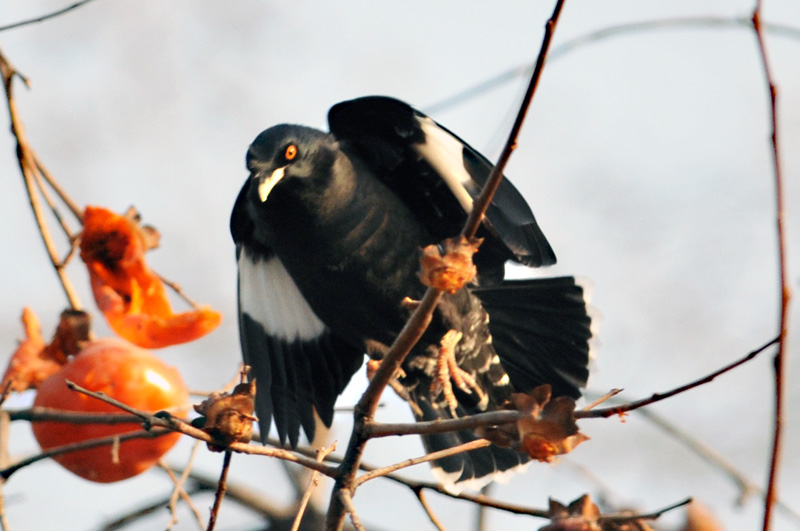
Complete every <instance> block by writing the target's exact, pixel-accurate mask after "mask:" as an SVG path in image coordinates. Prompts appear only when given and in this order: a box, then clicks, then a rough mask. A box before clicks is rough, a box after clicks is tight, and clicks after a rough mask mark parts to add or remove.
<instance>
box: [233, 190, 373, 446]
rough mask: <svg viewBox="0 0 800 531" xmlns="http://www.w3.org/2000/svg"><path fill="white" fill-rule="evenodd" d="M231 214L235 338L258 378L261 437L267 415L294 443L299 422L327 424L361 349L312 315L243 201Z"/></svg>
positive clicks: (308, 429) (308, 428)
mask: <svg viewBox="0 0 800 531" xmlns="http://www.w3.org/2000/svg"><path fill="white" fill-rule="evenodd" d="M248 186H249V183H247V184H245V187H244V188H243V189H242V192H241V193H240V194H239V198H238V199H237V201H236V205H235V207H234V209H233V213H232V214H231V233H232V235H233V238H234V241H235V242H236V257H237V262H238V267H239V336H240V340H241V346H242V353H243V355H244V360H245V363H246V364H248V365H250V367H251V372H250V377H251V378H255V379H256V385H257V394H256V414H257V415H258V419H259V427H260V430H261V437H262V440H264V441H266V438H267V436H268V434H269V428H270V424H271V421H272V419H273V418H274V420H275V425H276V427H277V430H278V436H279V438H280V440H281V443H283V442H284V441H285V440H286V439H287V437H288V439H289V443H290V444H291V445H292V447H296V446H297V443H298V438H299V434H300V427H301V426H302V428H303V430H304V431H305V433H306V436H307V437H308V439H309V441H311V440H312V439H313V438H314V433H315V419H314V412H315V411H316V413H317V414H318V415H319V417H320V419H321V420H322V422H323V423H324V424H325V426H328V427H330V425H331V423H332V422H333V408H334V404H335V402H336V398H337V397H338V396H339V394H340V393H341V392H342V391H343V390H344V388H345V386H347V383H348V382H349V381H350V378H351V377H352V375H353V374H354V373H355V371H357V370H358V368H359V367H360V366H361V363H362V361H363V358H364V354H363V352H362V351H361V349H358V348H354V347H352V346H351V345H349V344H347V343H345V342H344V341H343V340H341V339H340V338H339V337H338V336H336V335H335V334H334V333H332V332H331V331H330V330H329V329H328V328H327V327H326V326H325V325H324V324H323V323H322V322H321V321H320V320H319V318H317V316H316V315H315V314H314V312H313V310H311V308H310V307H309V305H308V303H307V302H306V300H305V299H304V298H303V296H302V294H301V293H300V290H299V289H298V288H297V286H296V285H295V283H294V281H293V280H292V278H291V277H290V276H289V273H288V272H287V271H286V269H285V268H284V267H283V264H282V263H281V262H280V260H279V259H278V257H277V256H275V255H274V254H273V253H272V251H271V250H270V249H269V248H268V247H267V246H266V245H265V244H263V243H261V242H259V241H258V240H257V239H256V238H255V237H254V228H253V227H254V225H253V222H252V220H251V219H250V217H249V212H248V210H247V207H246V203H245V200H244V197H245V193H246V190H247V187H248Z"/></svg>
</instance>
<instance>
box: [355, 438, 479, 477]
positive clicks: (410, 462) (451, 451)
mask: <svg viewBox="0 0 800 531" xmlns="http://www.w3.org/2000/svg"><path fill="white" fill-rule="evenodd" d="M490 444H491V442H489V441H488V440H487V439H475V440H474V441H470V442H467V443H464V444H459V445H458V446H452V447H450V448H446V449H444V450H439V451H438V452H431V453H429V454H425V455H423V456H420V457H414V458H411V459H406V460H405V461H401V462H399V463H395V464H393V465H389V466H385V467H382V468H376V469H375V470H372V471H370V472H367V473H366V474H362V475H361V476H359V477H358V479H356V487H359V486H361V485H363V484H364V483H366V482H367V481H369V480H371V479H375V478H377V477H381V476H385V475H386V474H389V473H391V472H396V471H398V470H401V469H403V468H408V467H410V466H414V465H419V464H420V463H428V462H430V461H435V460H437V459H443V458H445V457H450V456H451V455H456V454H463V453H464V452H469V451H470V450H477V449H478V448H485V447H487V446H489V445H490Z"/></svg>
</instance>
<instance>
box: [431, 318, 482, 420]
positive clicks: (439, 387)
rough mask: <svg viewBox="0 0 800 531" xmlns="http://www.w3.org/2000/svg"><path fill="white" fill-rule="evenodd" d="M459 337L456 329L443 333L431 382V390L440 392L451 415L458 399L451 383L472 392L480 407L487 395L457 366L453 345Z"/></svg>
mask: <svg viewBox="0 0 800 531" xmlns="http://www.w3.org/2000/svg"><path fill="white" fill-rule="evenodd" d="M461 337H462V333H461V332H458V331H456V330H450V331H449V332H447V333H446V334H445V335H444V337H443V338H442V340H441V342H440V344H439V357H438V358H437V360H436V375H435V376H434V379H433V381H432V382H431V391H432V392H433V393H434V394H435V395H437V394H439V393H441V394H442V396H443V397H444V399H445V402H447V405H448V406H449V407H450V411H451V412H452V413H453V416H455V411H456V408H457V407H458V400H456V397H455V394H454V393H453V384H455V386H456V387H458V388H459V389H460V390H462V391H463V392H465V393H467V394H470V395H471V394H472V393H473V392H474V393H475V394H476V395H477V396H478V398H479V400H480V407H481V408H483V407H484V404H485V403H486V402H487V401H488V397H487V396H486V394H485V393H484V392H483V391H482V390H481V388H480V387H479V386H478V382H476V381H475V378H474V377H473V376H472V375H471V374H470V373H468V372H467V371H465V370H464V369H462V368H461V367H459V366H458V363H457V362H456V354H455V347H456V345H457V344H458V342H459V341H461Z"/></svg>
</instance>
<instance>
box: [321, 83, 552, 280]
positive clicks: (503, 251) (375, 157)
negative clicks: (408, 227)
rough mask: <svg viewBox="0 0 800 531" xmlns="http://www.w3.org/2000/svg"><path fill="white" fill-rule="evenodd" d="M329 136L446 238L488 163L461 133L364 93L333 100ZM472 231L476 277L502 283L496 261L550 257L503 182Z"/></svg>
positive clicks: (524, 207) (532, 262)
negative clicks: (477, 243) (477, 239)
mask: <svg viewBox="0 0 800 531" xmlns="http://www.w3.org/2000/svg"><path fill="white" fill-rule="evenodd" d="M328 123H329V125H330V130H331V133H332V134H333V135H334V136H335V137H336V138H337V139H338V140H339V142H340V143H341V147H342V149H343V150H344V151H345V152H350V153H355V154H356V155H357V156H358V158H359V159H361V160H363V161H364V163H365V164H366V165H367V166H368V167H369V168H370V169H371V170H372V171H373V173H374V174H375V175H376V177H378V178H379V179H380V180H382V181H383V182H384V184H386V185H387V186H388V187H389V188H391V189H392V190H393V191H394V192H395V193H396V194H397V195H398V196H400V197H401V198H402V199H403V200H404V201H405V202H406V203H407V204H408V205H409V206H410V207H411V209H412V211H413V212H415V213H416V214H417V215H418V216H419V219H420V220H421V221H422V222H423V223H424V224H425V225H426V227H427V228H428V230H429V231H430V232H431V233H432V234H433V235H434V236H436V237H437V238H440V239H444V238H447V237H450V236H454V235H456V234H458V232H459V230H460V229H461V226H462V225H463V223H464V221H465V219H466V216H467V213H468V212H469V211H470V210H471V208H472V202H473V200H474V199H475V198H477V197H478V195H479V194H480V191H481V188H482V187H483V185H484V184H485V183H486V180H487V179H488V177H489V174H490V173H491V170H492V168H493V165H492V164H491V163H490V162H489V161H488V160H487V159H486V158H485V157H483V155H481V154H480V153H478V152H477V151H476V150H474V149H473V148H472V147H470V146H469V145H468V144H467V143H466V142H464V141H463V140H461V139H460V138H459V137H457V136H456V135H454V134H453V133H451V132H450V131H448V130H447V129H445V128H444V127H442V126H440V125H439V124H437V123H436V122H435V121H433V120H432V119H431V118H429V117H427V116H425V115H424V114H422V113H421V112H419V111H416V110H414V109H413V108H412V107H410V106H409V105H407V104H405V103H403V102H401V101H399V100H395V99H392V98H388V97H384V96H367V97H364V98H358V99H355V100H350V101H345V102H342V103H339V104H336V105H334V106H333V107H332V108H331V110H330V111H329V113H328ZM478 236H481V237H484V238H485V239H486V241H484V244H483V245H482V246H481V252H480V253H478V254H477V255H476V257H475V262H476V264H477V266H478V271H479V274H480V275H481V280H489V279H491V280H493V281H495V282H496V281H499V280H502V276H503V268H502V265H503V264H504V263H505V262H506V261H507V260H513V261H515V262H519V263H522V264H525V265H528V266H532V267H538V266H543V265H551V264H554V263H555V261H556V257H555V254H554V253H553V250H552V248H551V247H550V244H549V243H548V242H547V239H546V238H545V236H544V234H543V233H542V231H541V229H540V228H539V226H538V224H537V223H536V219H535V218H534V216H533V213H532V212H531V209H530V207H529V206H528V204H527V203H526V202H525V199H524V198H523V197H522V195H520V193H519V192H518V191H517V189H516V188H514V186H513V185H512V184H511V183H510V182H509V181H508V180H507V179H503V181H502V183H501V184H500V188H499V189H498V190H497V193H496V194H495V196H494V200H493V202H492V204H491V205H490V207H489V209H488V211H487V213H486V219H485V220H484V224H483V227H482V229H481V231H480V232H479V234H478Z"/></svg>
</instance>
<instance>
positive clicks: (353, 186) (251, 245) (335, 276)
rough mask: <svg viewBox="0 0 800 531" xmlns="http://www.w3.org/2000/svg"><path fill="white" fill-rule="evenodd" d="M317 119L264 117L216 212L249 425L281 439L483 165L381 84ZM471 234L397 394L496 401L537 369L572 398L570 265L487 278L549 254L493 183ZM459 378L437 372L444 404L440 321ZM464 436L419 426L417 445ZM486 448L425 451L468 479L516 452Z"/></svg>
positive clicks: (457, 480) (420, 408)
mask: <svg viewBox="0 0 800 531" xmlns="http://www.w3.org/2000/svg"><path fill="white" fill-rule="evenodd" d="M328 123H329V126H330V133H325V132H322V131H318V130H315V129H311V128H308V127H303V126H299V125H286V124H284V125H277V126H274V127H271V128H269V129H267V130H266V131H264V132H262V133H261V134H260V135H258V137H256V139H255V141H253V143H252V144H251V145H250V148H249V150H248V152H247V168H248V170H249V171H250V176H249V178H248V179H247V181H246V182H245V184H244V186H243V187H242V189H241V192H240V193H239V196H238V198H237V200H236V204H235V206H234V208H233V213H232V215H231V233H232V235H233V240H234V242H235V243H236V256H237V260H238V268H239V330H240V337H241V344H242V351H243V355H244V359H245V362H246V363H247V364H248V365H250V366H251V367H252V369H251V377H253V378H256V379H257V382H258V393H257V398H256V412H257V414H258V417H259V422H260V427H261V433H262V437H264V438H266V436H267V434H268V433H269V429H270V425H271V422H272V421H273V420H274V421H275V425H276V427H277V431H278V435H279V437H280V440H281V442H285V441H286V439H287V438H288V440H289V443H290V444H291V446H292V447H296V446H297V444H298V439H299V435H300V428H301V427H302V428H303V430H304V431H305V434H306V436H307V437H308V438H309V440H312V439H313V438H314V434H315V413H316V415H318V416H319V418H320V419H321V421H322V422H323V423H324V424H325V426H328V427H330V425H331V423H332V421H333V414H334V404H335V402H336V399H337V397H338V396H339V394H340V393H341V392H342V391H343V390H344V388H345V386H346V385H347V384H348V382H349V381H350V378H351V377H352V376H353V374H354V373H355V372H356V371H357V370H358V369H359V367H360V366H361V364H362V362H363V359H364V355H365V354H367V353H368V354H370V355H371V356H372V357H374V358H380V357H381V355H382V353H384V352H385V351H386V349H387V348H388V346H389V345H391V344H392V342H393V340H394V338H395V337H396V336H397V334H398V333H399V331H400V329H401V328H402V327H403V325H404V323H405V322H406V319H407V318H408V316H409V310H408V308H407V305H403V304H402V301H403V299H404V298H405V297H410V298H411V299H419V298H420V297H421V296H422V294H423V293H424V290H425V287H424V286H423V285H422V284H421V282H420V280H419V278H418V274H417V272H418V270H419V261H420V256H421V249H422V248H423V247H424V246H427V245H430V244H437V243H439V242H441V241H442V240H443V239H445V238H449V237H452V236H455V235H457V234H458V232H459V230H460V229H461V227H462V225H463V223H464V221H465V219H466V216H467V213H468V212H469V211H470V210H471V208H472V203H473V200H474V199H475V198H476V197H477V196H478V194H479V193H480V189H481V187H482V185H483V184H484V183H485V181H486V179H487V177H488V176H489V173H490V171H491V169H492V164H491V163H490V162H489V161H488V160H486V159H485V158H484V157H483V156H482V155H481V154H480V153H478V152H477V151H475V150H474V149H472V148H471V147H470V146H469V145H467V144H466V143H465V142H464V141H462V140H461V139H459V138H458V137H457V136H455V135H454V134H453V133H451V132H450V131H448V130H447V129H445V128H444V127H442V126H440V125H439V124H437V123H436V122H434V121H433V120H432V119H431V118H429V117H427V116H425V115H424V114H422V113H421V112H419V111H416V110H414V109H413V108H412V107H410V106H409V105H407V104H405V103H403V102H401V101H398V100H395V99H392V98H388V97H382V96H370V97H364V98H359V99H355V100H352V101H346V102H343V103H339V104H337V105H335V106H334V107H333V108H331V110H330V112H329V114H328ZM478 236H479V237H482V238H484V242H483V244H482V245H481V247H480V249H479V252H478V253H477V254H476V255H475V257H474V262H475V265H476V266H477V271H478V274H477V276H476V280H475V282H474V283H473V285H471V286H469V287H467V288H464V289H462V290H460V291H458V292H456V293H455V294H445V295H444V296H443V298H442V299H441V302H440V303H439V306H438V308H437V310H436V312H435V315H434V319H433V322H432V324H431V326H430V327H429V329H428V330H427V332H426V333H425V335H424V337H423V338H422V340H421V341H420V342H419V343H418V344H417V346H416V347H415V348H414V349H413V350H412V352H411V353H410V354H409V356H408V358H407V359H406V361H405V362H404V364H403V372H404V374H403V375H402V377H400V378H399V383H400V386H401V393H402V394H403V395H404V397H405V398H406V399H407V400H408V401H409V402H410V403H411V407H412V410H413V412H414V415H415V416H416V418H417V419H418V420H435V419H440V418H452V417H453V416H464V415H468V414H474V413H478V412H481V411H491V410H494V409H498V408H502V407H503V406H504V405H506V403H507V401H508V400H509V396H510V394H511V393H512V392H527V391H530V390H531V389H533V388H534V387H536V386H538V385H540V384H544V383H548V384H550V385H551V386H552V389H553V394H554V395H555V396H559V395H567V396H571V397H576V398H577V397H579V396H580V388H581V387H582V386H583V385H585V383H586V379H587V377H588V368H587V366H588V362H589V339H590V337H591V331H590V327H591V320H590V318H589V316H588V312H587V307H586V300H585V297H584V295H585V294H584V290H583V288H582V287H581V286H580V285H579V284H578V283H576V281H575V279H574V278H572V277H560V278H546V279H531V280H503V276H504V271H505V269H504V267H505V263H506V262H507V261H512V262H517V263H521V264H524V265H527V266H531V267H539V266H547V265H551V264H553V263H555V261H556V258H555V254H554V253H553V250H552V249H551V247H550V245H549V244H548V242H547V240H546V239H545V237H544V235H543V233H542V231H541V230H540V228H539V226H538V225H537V223H536V220H535V219H534V216H533V214H532V213H531V210H530V207H529V206H528V205H527V203H526V202H525V200H524V199H523V198H522V196H521V195H520V193H519V192H518V191H517V190H516V189H515V188H514V187H513V186H512V184H511V183H510V182H508V181H507V180H503V182H502V184H501V186H500V188H499V190H498V191H497V194H496V195H495V197H494V201H493V203H492V205H491V206H490V208H489V210H488V212H487V214H486V217H485V219H484V222H483V225H482V227H481V228H480V230H479V232H478ZM451 330H455V331H456V332H457V333H460V339H459V340H458V343H457V344H456V345H455V349H454V353H455V358H456V362H457V364H458V367H459V368H460V370H461V371H463V374H467V375H468V376H469V377H470V378H471V379H472V380H474V386H473V388H471V389H467V388H460V387H458V386H453V391H454V395H455V397H456V399H457V402H458V403H457V407H455V408H453V407H452V403H448V401H447V400H446V399H445V397H444V396H443V393H442V386H441V385H436V382H435V379H436V362H437V358H438V355H439V346H440V342H441V340H442V338H443V336H444V335H445V334H446V333H447V332H448V331H451ZM475 438H476V435H475V434H474V433H473V432H471V431H462V432H457V433H448V434H437V435H427V436H424V437H423V443H424V445H425V447H426V449H427V450H428V451H436V450H442V449H445V448H448V447H451V446H455V445H458V444H461V443H463V442H467V441H470V440H473V439H475ZM527 459H528V458H527V456H525V455H524V454H520V453H518V452H517V451H515V450H513V449H511V448H503V447H500V446H496V445H491V446H489V447H486V448H482V449H479V450H475V451H471V452H468V453H465V454H460V455H456V456H454V457H449V458H446V459H442V460H439V461H436V462H434V463H433V467H434V472H435V473H436V475H437V478H439V479H440V480H441V481H443V482H444V483H445V484H446V485H448V486H449V487H450V488H454V489H459V488H464V487H471V488H475V487H479V486H481V485H483V484H485V483H487V482H489V481H491V480H492V479H495V478H496V477H498V476H500V475H502V473H503V472H506V471H510V470H514V469H516V468H518V467H520V466H521V465H524V464H525V463H526V462H527Z"/></svg>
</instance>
